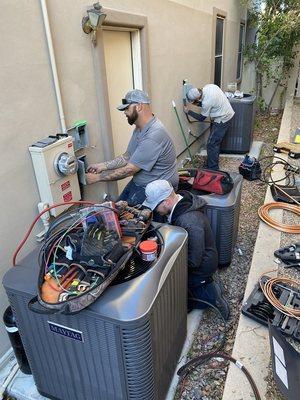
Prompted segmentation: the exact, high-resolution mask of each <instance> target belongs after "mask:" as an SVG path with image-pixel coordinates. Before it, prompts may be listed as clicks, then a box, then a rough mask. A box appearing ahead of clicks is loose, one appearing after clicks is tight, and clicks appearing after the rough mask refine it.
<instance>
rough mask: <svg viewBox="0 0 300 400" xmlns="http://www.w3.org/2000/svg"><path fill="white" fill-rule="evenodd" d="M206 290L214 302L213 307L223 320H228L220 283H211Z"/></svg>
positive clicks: (227, 306) (227, 307) (227, 310)
mask: <svg viewBox="0 0 300 400" xmlns="http://www.w3.org/2000/svg"><path fill="white" fill-rule="evenodd" d="M207 290H208V291H209V292H210V295H212V297H213V299H214V301H213V305H215V306H216V308H217V309H218V310H219V311H220V314H221V315H222V317H223V318H224V319H225V320H228V319H229V316H230V309H229V305H228V303H227V300H226V299H225V297H224V296H223V290H222V285H221V283H220V282H216V281H213V282H212V283H210V284H209V285H207Z"/></svg>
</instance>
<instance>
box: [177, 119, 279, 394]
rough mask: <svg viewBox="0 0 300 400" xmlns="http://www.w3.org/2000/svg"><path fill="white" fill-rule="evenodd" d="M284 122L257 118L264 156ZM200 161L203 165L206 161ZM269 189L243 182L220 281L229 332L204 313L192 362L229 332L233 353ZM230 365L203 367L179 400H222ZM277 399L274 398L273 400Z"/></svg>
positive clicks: (229, 161) (224, 163) (227, 165)
mask: <svg viewBox="0 0 300 400" xmlns="http://www.w3.org/2000/svg"><path fill="white" fill-rule="evenodd" d="M280 122H281V115H279V116H275V117H263V116H259V117H257V121H256V125H255V131H254V140H259V141H263V142H264V143H265V145H264V147H263V150H262V155H271V154H272V143H276V141H277V136H278V131H279V127H280ZM195 157H197V161H198V163H199V165H202V163H203V159H202V158H201V157H198V156H195ZM240 162H241V159H239V158H227V157H226V158H225V157H221V158H220V168H221V169H222V170H225V171H238V166H239V164H240ZM265 193H266V185H265V184H263V183H262V182H260V181H252V182H249V181H246V180H244V182H243V190H242V200H241V212H240V219H239V233H238V238H237V243H236V248H235V251H234V256H233V259H232V263H231V266H230V267H228V268H226V269H223V270H220V271H219V277H220V279H221V281H222V283H223V286H224V289H225V294H226V297H227V299H228V302H229V304H230V310H231V317H230V320H229V321H228V323H227V328H225V326H224V324H223V323H222V321H221V320H220V318H219V317H217V316H216V315H215V313H214V312H213V311H212V310H207V311H205V312H204V315H203V318H202V320H201V323H200V325H199V328H198V330H197V332H196V334H195V339H194V342H193V345H192V347H191V350H190V352H189V354H188V358H189V359H192V358H194V357H196V356H199V355H200V354H202V353H204V352H207V351H210V350H212V349H214V348H215V344H216V342H217V341H218V337H219V338H220V336H217V337H216V335H217V334H219V335H224V332H225V330H226V345H225V348H224V349H223V351H225V352H226V353H229V354H230V353H231V352H232V348H233V344H234V338H235V333H236V329H237V324H238V320H239V316H240V310H241V302H242V299H243V295H244V291H245V287H246V283H247V277H248V272H249V268H250V265H251V260H252V254H253V250H254V245H255V241H256V236H257V231H258V225H259V217H258V215H257V209H258V207H259V206H260V205H261V204H262V203H263V201H264V198H265ZM227 368H228V363H226V362H223V361H220V362H217V361H211V362H208V363H206V364H205V365H204V366H202V367H201V366H199V367H198V368H197V369H196V370H194V371H193V372H191V373H190V374H189V375H188V377H187V379H186V380H185V381H184V382H182V384H181V386H179V387H178V389H177V392H176V395H175V399H177V400H179V399H182V400H221V399H222V394H223V389H224V384H225V379H226V374H227ZM273 399H274V398H273Z"/></svg>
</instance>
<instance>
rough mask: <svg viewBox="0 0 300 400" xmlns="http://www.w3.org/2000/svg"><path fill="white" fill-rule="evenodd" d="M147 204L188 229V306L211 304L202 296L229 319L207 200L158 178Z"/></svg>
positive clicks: (148, 186) (148, 189)
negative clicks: (216, 278) (218, 279)
mask: <svg viewBox="0 0 300 400" xmlns="http://www.w3.org/2000/svg"><path fill="white" fill-rule="evenodd" d="M145 192H146V200H145V201H144V203H143V205H144V206H145V207H148V208H150V209H151V210H155V211H157V212H158V213H159V214H160V215H166V216H167V217H168V222H169V223H170V224H172V225H176V226H180V227H182V228H184V229H185V230H186V231H187V233H188V297H189V301H188V308H189V309H193V308H201V309H203V308H207V307H208V305H207V304H206V303H204V302H201V300H203V301H205V302H208V303H210V304H212V305H213V306H215V307H217V308H218V310H219V311H220V313H221V314H222V316H223V317H224V318H225V319H228V318H229V306H228V303H227V301H226V300H225V299H224V297H223V295H222V288H221V285H220V284H219V283H218V282H216V281H214V279H213V274H214V272H215V271H216V270H217V267H218V253H217V248H216V245H215V241H214V237H213V233H212V230H211V227H210V224H209V221H208V219H207V217H206V215H205V214H204V213H203V207H204V206H205V204H206V202H205V201H204V200H203V199H202V198H201V197H200V196H195V195H193V194H191V193H189V192H186V191H181V192H178V193H175V191H174V189H173V187H172V186H171V185H170V183H169V182H168V181H166V180H164V179H161V180H156V181H153V182H151V183H149V184H148V185H147V186H146V190H145Z"/></svg>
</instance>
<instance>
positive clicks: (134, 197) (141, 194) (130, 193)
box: [117, 180, 167, 223]
mask: <svg viewBox="0 0 300 400" xmlns="http://www.w3.org/2000/svg"><path fill="white" fill-rule="evenodd" d="M145 199H146V194H145V188H143V187H142V186H138V185H136V184H135V183H134V182H133V181H132V180H131V181H130V182H128V183H127V185H126V186H125V188H124V189H123V192H122V193H121V194H120V196H119V198H118V200H117V201H119V200H124V201H127V203H128V205H129V206H131V207H134V206H137V205H138V204H143V202H144V200H145ZM153 221H155V222H160V223H165V222H167V219H166V217H164V216H161V215H160V214H158V212H157V211H155V210H154V211H153Z"/></svg>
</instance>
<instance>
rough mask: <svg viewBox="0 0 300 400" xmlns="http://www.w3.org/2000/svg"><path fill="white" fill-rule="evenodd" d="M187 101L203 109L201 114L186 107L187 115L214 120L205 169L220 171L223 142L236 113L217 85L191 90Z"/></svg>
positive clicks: (200, 119)
mask: <svg viewBox="0 0 300 400" xmlns="http://www.w3.org/2000/svg"><path fill="white" fill-rule="evenodd" d="M187 101H188V102H189V103H192V104H194V105H196V106H198V107H201V112H200V114H198V113H196V112H194V111H192V110H190V109H189V108H188V106H184V107H183V110H184V112H185V113H186V114H188V115H190V116H191V117H193V118H195V119H197V120H198V121H204V120H205V119H206V118H207V117H210V118H211V120H212V127H211V132H210V135H209V137H208V141H207V161H206V165H205V167H206V168H208V169H212V170H218V169H219V154H220V147H221V143H222V140H223V138H224V136H225V134H226V132H227V131H228V128H229V126H230V121H231V119H232V117H233V116H234V111H233V109H232V107H231V104H230V102H229V100H228V99H227V97H226V96H225V94H224V92H223V91H222V90H221V89H220V88H219V86H217V85H213V84H209V85H205V86H204V87H203V89H197V88H195V87H193V88H191V89H190V90H189V91H188V92H187Z"/></svg>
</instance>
